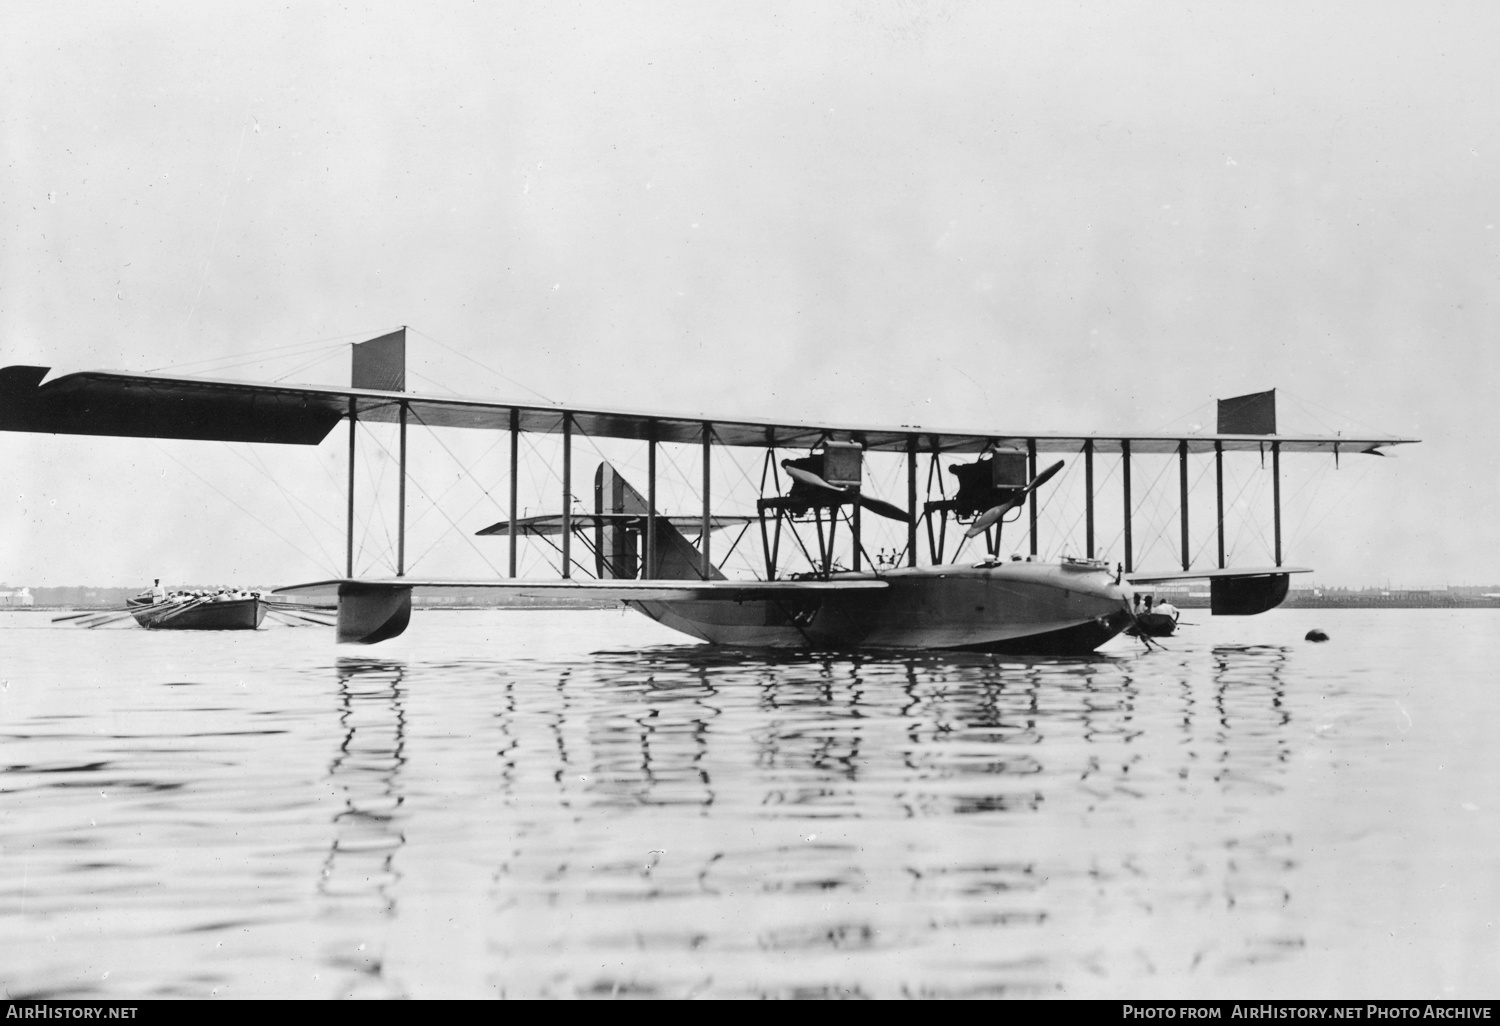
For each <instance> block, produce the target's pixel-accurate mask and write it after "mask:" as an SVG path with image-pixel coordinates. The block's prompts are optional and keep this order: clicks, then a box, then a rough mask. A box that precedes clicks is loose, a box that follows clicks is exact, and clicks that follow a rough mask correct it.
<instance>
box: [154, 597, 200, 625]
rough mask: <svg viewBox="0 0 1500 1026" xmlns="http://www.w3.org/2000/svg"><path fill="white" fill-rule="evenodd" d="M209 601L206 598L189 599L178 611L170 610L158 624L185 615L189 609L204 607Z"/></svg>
mask: <svg viewBox="0 0 1500 1026" xmlns="http://www.w3.org/2000/svg"><path fill="white" fill-rule="evenodd" d="M207 601H208V599H205V598H195V599H188V600H187V601H186V602H184V603H183V604H182V605H180V606H178V607H177V608H176V609H173V610H170V611H168V612H167V613H165V614H163V615H162V618H161V619H160V620H157V621H156V622H157V623H158V624H162V623H166V622H167V621H168V620H171V619H173V618H174V617H178V616H181V615H182V614H183V613H186V612H187V611H188V610H189V609H196V608H197V607H198V606H201V605H203V604H204V603H205V602H207Z"/></svg>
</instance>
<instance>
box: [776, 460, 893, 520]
mask: <svg viewBox="0 0 1500 1026" xmlns="http://www.w3.org/2000/svg"><path fill="white" fill-rule="evenodd" d="M791 463H792V461H791V460H782V461H781V467H782V469H783V470H785V471H786V472H787V476H788V477H790V478H791V479H792V480H793V481H799V482H801V483H802V484H805V485H807V486H808V487H810V488H820V489H822V490H823V491H827V492H832V493H833V494H835V495H841V496H845V497H847V498H850V499H853V500H854V501H855V502H857V503H859V504H860V505H861V506H863V507H864V508H865V509H867V510H869V511H870V512H871V513H874V514H876V515H877V516H882V517H886V518H888V519H890V520H899V521H901V522H902V523H903V524H909V523H911V514H910V513H908V512H906V510H904V509H902V508H901V507H900V506H894V505H892V504H891V503H889V502H885V501H883V500H881V499H875V498H872V497H870V496H868V495H866V494H864V493H863V492H860V491H857V490H855V489H852V488H845V487H842V486H840V485H836V484H830V483H829V482H827V481H825V480H823V479H822V478H821V477H819V476H818V475H817V474H814V473H813V472H812V471H810V470H803V469H802V468H801V467H794V466H792V465H791Z"/></svg>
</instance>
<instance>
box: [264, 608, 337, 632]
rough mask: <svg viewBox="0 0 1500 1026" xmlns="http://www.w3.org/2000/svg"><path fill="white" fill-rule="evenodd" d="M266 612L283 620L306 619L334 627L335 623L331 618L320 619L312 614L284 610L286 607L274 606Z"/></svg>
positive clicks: (320, 624)
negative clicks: (278, 607) (306, 614)
mask: <svg viewBox="0 0 1500 1026" xmlns="http://www.w3.org/2000/svg"><path fill="white" fill-rule="evenodd" d="M266 612H268V613H270V614H271V615H272V616H277V617H281V618H282V619H283V620H286V619H289V618H290V619H297V620H304V621H306V622H307V623H315V624H317V625H318V626H319V627H332V626H333V623H332V622H331V621H329V620H318V619H315V618H313V617H311V616H303V615H302V614H301V613H292V612H288V611H287V610H284V609H277V608H275V607H274V606H273V607H272V608H271V609H268V610H266ZM288 626H291V627H295V626H297V625H296V624H288Z"/></svg>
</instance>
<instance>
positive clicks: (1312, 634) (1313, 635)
mask: <svg viewBox="0 0 1500 1026" xmlns="http://www.w3.org/2000/svg"><path fill="white" fill-rule="evenodd" d="M1304 640H1306V641H1327V640H1328V635H1326V634H1324V633H1323V632H1322V631H1320V630H1318V629H1317V628H1316V627H1314V628H1313V629H1312V630H1310V631H1308V632H1307V637H1306V638H1305V639H1304Z"/></svg>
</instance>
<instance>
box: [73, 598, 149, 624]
mask: <svg viewBox="0 0 1500 1026" xmlns="http://www.w3.org/2000/svg"><path fill="white" fill-rule="evenodd" d="M171 604H172V603H171V602H157V603H154V604H152V605H147V606H110V607H108V608H106V609H90V610H88V611H87V612H84V613H66V614H64V615H62V616H54V617H53V618H52V622H53V623H62V622H64V621H66V620H93V619H97V618H101V617H114V616H130V615H133V614H135V613H138V612H141V611H142V610H151V609H161V608H163V607H164V606H169V605H171Z"/></svg>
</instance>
